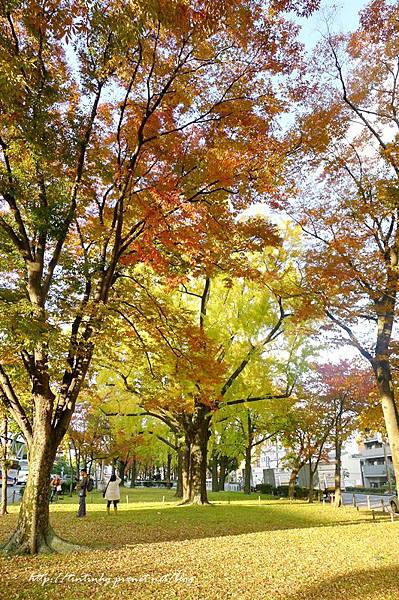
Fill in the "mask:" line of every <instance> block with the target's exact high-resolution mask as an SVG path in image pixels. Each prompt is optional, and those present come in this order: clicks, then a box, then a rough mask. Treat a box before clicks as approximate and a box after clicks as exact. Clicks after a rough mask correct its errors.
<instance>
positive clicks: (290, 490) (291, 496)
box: [288, 467, 300, 500]
mask: <svg viewBox="0 0 399 600" xmlns="http://www.w3.org/2000/svg"><path fill="white" fill-rule="evenodd" d="M299 471H300V467H294V468H293V469H292V471H291V475H290V481H289V484H288V498H289V499H290V500H293V499H294V496H295V485H296V478H297V476H298V473H299Z"/></svg>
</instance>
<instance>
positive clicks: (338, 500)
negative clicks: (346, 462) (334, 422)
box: [334, 434, 342, 508]
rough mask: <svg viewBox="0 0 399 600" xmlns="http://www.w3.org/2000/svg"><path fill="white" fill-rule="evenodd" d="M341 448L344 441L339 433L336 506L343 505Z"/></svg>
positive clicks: (337, 439)
mask: <svg viewBox="0 0 399 600" xmlns="http://www.w3.org/2000/svg"><path fill="white" fill-rule="evenodd" d="M341 450H342V442H341V440H340V439H339V435H338V434H336V436H335V489H334V506H335V507H336V508H339V507H340V506H341V505H342V491H341V488H342V483H341Z"/></svg>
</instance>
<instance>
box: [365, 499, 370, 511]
mask: <svg viewBox="0 0 399 600" xmlns="http://www.w3.org/2000/svg"><path fill="white" fill-rule="evenodd" d="M366 498H367V508H368V509H369V510H371V504H370V496H366Z"/></svg>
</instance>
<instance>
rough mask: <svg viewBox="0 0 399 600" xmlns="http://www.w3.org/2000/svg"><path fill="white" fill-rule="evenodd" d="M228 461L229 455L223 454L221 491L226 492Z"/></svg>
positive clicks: (220, 478)
mask: <svg viewBox="0 0 399 600" xmlns="http://www.w3.org/2000/svg"><path fill="white" fill-rule="evenodd" d="M227 463H228V458H227V456H221V457H220V458H219V491H221V492H224V484H225V483H226V475H227Z"/></svg>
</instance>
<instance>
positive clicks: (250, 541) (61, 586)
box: [0, 490, 399, 600]
mask: <svg viewBox="0 0 399 600" xmlns="http://www.w3.org/2000/svg"><path fill="white" fill-rule="evenodd" d="M211 499H212V501H213V502H214V505H213V506H209V507H179V506H177V504H176V500H175V499H174V498H173V494H172V492H169V491H162V490H124V491H123V494H122V502H121V505H120V510H119V512H118V514H117V515H114V514H111V515H109V516H108V515H107V514H106V512H105V508H104V505H103V503H104V501H103V500H102V497H101V495H100V494H96V493H95V494H92V495H91V498H90V499H89V502H88V514H87V517H86V518H85V519H77V518H76V516H75V513H76V506H77V502H76V500H77V499H76V497H74V498H69V497H68V496H66V497H64V498H63V499H62V500H60V501H59V502H58V503H57V504H55V505H53V506H52V507H51V511H52V523H53V526H54V529H55V530H56V532H57V533H58V534H59V535H61V536H62V537H64V538H66V539H68V540H70V541H74V542H79V543H81V544H83V545H85V546H89V547H90V550H89V551H85V552H84V553H76V554H70V555H63V556H60V555H55V554H53V555H42V556H35V557H13V558H0V573H1V578H2V583H1V586H0V598H7V599H8V600H23V599H24V600H25V599H26V600H30V599H41V598H43V599H45V598H54V597H55V596H56V597H58V598H63V599H65V600H78V599H89V598H90V599H93V598H94V599H98V600H100V599H101V600H103V599H104V600H105V599H107V600H108V599H110V600H114V599H119V598H120V599H126V598H134V599H135V600H136V599H146V598H155V599H160V600H174V599H181V600H200V599H201V600H218V599H230V598H231V599H237V600H238V599H239V600H247V599H248V600H258V599H259V600H280V599H281V600H312V599H320V600H323V599H328V600H330V599H331V598H332V597H335V598H340V599H343V600H360V599H361V600H371V599H373V600H375V599H378V600H394V599H395V600H396V599H398V600H399V584H398V581H399V553H398V549H397V540H398V534H399V519H398V521H397V522H394V523H391V521H390V518H389V516H387V515H382V514H380V515H377V518H376V521H375V522H374V521H373V520H372V519H371V514H370V513H369V512H367V511H360V512H358V511H356V510H355V509H353V508H346V507H345V508H341V509H334V508H332V507H330V506H322V505H320V504H313V505H309V504H306V503H305V502H293V503H290V502H288V501H287V500H278V499H266V498H264V497H262V498H261V500H260V502H259V498H258V496H254V495H252V496H251V497H250V498H249V499H248V498H247V499H244V497H243V495H242V494H228V493H219V494H214V495H211ZM17 510H18V507H11V511H12V512H11V514H10V515H8V516H6V517H5V518H2V519H1V520H0V540H5V539H6V538H7V536H8V534H9V533H10V532H11V531H12V529H13V527H14V525H15V523H16V518H17Z"/></svg>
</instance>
